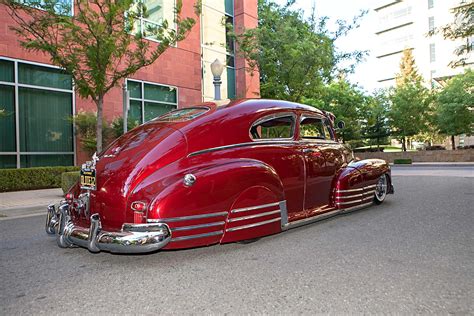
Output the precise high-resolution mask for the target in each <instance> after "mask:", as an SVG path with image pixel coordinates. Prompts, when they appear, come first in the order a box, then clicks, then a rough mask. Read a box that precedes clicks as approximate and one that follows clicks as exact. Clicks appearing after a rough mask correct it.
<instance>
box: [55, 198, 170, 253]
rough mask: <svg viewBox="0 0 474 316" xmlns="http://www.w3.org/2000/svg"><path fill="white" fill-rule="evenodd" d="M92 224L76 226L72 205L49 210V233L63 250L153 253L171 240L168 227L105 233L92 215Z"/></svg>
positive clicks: (137, 227) (149, 226) (160, 225)
mask: <svg viewBox="0 0 474 316" xmlns="http://www.w3.org/2000/svg"><path fill="white" fill-rule="evenodd" d="M90 222H91V224H90V227H80V226H77V225H74V223H73V222H72V221H71V214H70V207H69V204H68V203H66V202H64V201H63V202H61V204H60V205H59V207H58V209H57V210H56V208H55V206H54V205H49V206H48V214H47V217H46V233H48V234H50V235H56V241H57V243H58V246H59V247H62V248H68V247H73V246H80V247H84V248H87V249H89V251H91V252H99V251H102V250H103V251H109V252H113V253H146V252H153V251H156V250H158V249H161V248H163V247H164V246H166V245H167V244H168V242H169V241H170V240H171V230H170V229H169V227H168V225H166V224H165V223H150V224H123V226H122V230H121V231H104V230H102V227H101V223H100V217H99V214H93V215H91V217H90Z"/></svg>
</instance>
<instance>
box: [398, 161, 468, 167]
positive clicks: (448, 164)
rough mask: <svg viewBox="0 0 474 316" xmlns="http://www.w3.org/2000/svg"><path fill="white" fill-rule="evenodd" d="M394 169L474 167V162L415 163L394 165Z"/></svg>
mask: <svg viewBox="0 0 474 316" xmlns="http://www.w3.org/2000/svg"><path fill="white" fill-rule="evenodd" d="M390 166H392V167H474V162H413V163H411V164H393V163H390Z"/></svg>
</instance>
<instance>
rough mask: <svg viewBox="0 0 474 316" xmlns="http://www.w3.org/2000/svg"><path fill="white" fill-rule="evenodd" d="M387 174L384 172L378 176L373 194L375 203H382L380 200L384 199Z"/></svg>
mask: <svg viewBox="0 0 474 316" xmlns="http://www.w3.org/2000/svg"><path fill="white" fill-rule="evenodd" d="M388 181H389V180H388V176H387V175H386V174H383V175H382V176H381V177H380V178H379V181H378V182H377V185H376V186H375V195H374V202H375V204H382V202H383V201H384V200H385V197H386V196H387V192H388Z"/></svg>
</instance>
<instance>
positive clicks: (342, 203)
mask: <svg viewBox="0 0 474 316" xmlns="http://www.w3.org/2000/svg"><path fill="white" fill-rule="evenodd" d="M373 198H374V197H373V196H368V197H365V198H363V199H359V200H354V201H347V202H336V205H348V204H354V203H362V202H365V201H368V200H370V199H373Z"/></svg>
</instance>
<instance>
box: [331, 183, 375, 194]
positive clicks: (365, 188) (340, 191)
mask: <svg viewBox="0 0 474 316" xmlns="http://www.w3.org/2000/svg"><path fill="white" fill-rule="evenodd" d="M375 187H376V184H373V185H368V186H366V187H363V188H358V189H350V190H336V193H345V192H360V191H365V190H369V189H372V188H375Z"/></svg>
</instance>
